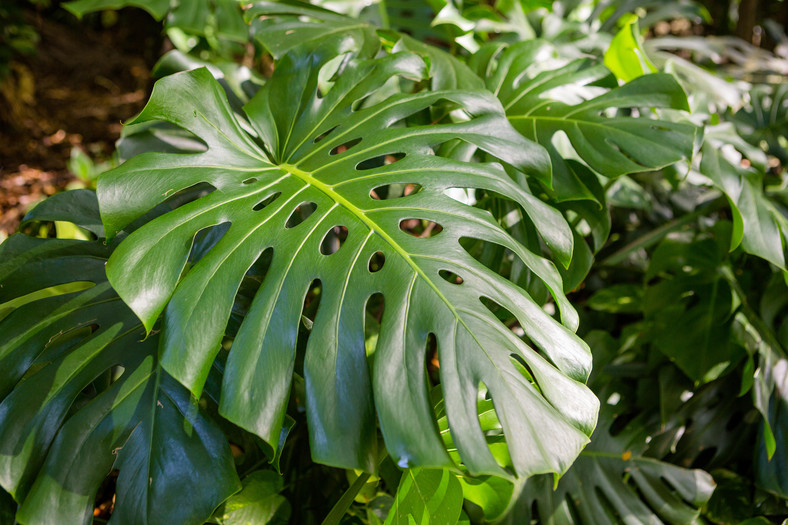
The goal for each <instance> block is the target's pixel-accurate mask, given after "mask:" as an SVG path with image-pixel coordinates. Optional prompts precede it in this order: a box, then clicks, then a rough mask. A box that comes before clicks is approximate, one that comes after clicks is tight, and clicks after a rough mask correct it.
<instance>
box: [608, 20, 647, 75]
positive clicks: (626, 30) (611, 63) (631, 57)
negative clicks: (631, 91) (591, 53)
mask: <svg viewBox="0 0 788 525" xmlns="http://www.w3.org/2000/svg"><path fill="white" fill-rule="evenodd" d="M621 22H622V23H623V25H624V27H622V28H621V30H620V31H619V32H618V33H616V36H614V37H613V40H612V41H611V42H610V47H609V48H608V50H607V51H606V52H605V65H606V66H607V67H608V68H609V69H610V71H612V72H613V74H614V75H616V78H618V79H619V80H623V81H624V82H629V81H630V80H634V79H636V78H637V77H639V76H642V75H647V74H649V73H656V72H657V68H656V67H654V64H652V63H651V60H649V58H648V55H646V51H645V50H644V49H643V45H642V38H641V36H640V28H639V26H638V17H637V16H636V15H632V14H630V15H627V16H626V17H623V18H622V19H621Z"/></svg>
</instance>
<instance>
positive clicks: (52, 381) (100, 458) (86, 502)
mask: <svg viewBox="0 0 788 525" xmlns="http://www.w3.org/2000/svg"><path fill="white" fill-rule="evenodd" d="M89 194H90V192H87V193H85V192H79V193H73V192H66V193H63V194H60V195H57V196H55V197H52V198H50V199H48V200H47V201H45V202H44V203H42V204H41V205H40V207H41V210H39V211H40V212H41V213H40V214H39V215H37V216H36V218H37V219H41V218H44V217H45V218H46V219H48V220H76V221H77V224H78V225H80V226H88V227H89V226H90V225H91V224H95V223H96V217H95V215H94V216H93V217H90V216H89V214H88V215H86V219H85V221H84V222H83V221H82V220H80V217H79V216H74V215H70V212H71V210H73V209H74V206H77V205H79V206H83V209H93V210H94V212H95V211H96V210H97V207H96V205H95V196H93V203H92V205H91V204H90V203H89V202H87V201H88V200H89V198H88V196H89ZM28 220H30V218H29V219H28ZM113 248H114V246H107V245H106V244H105V243H104V241H103V239H102V240H98V241H74V240H60V239H34V238H31V237H27V236H25V235H21V234H17V235H15V236H13V237H11V238H9V239H8V241H7V242H5V243H3V244H2V246H1V247H0V261H2V263H0V303H4V302H7V301H9V300H14V299H17V298H24V297H35V296H28V294H30V293H31V292H35V291H37V290H40V289H46V288H50V287H53V286H62V285H64V284H67V283H74V282H90V283H91V284H92V286H90V287H88V288H84V287H81V288H77V289H76V291H66V290H65V289H64V290H63V292H64V293H61V294H60V295H54V296H48V297H43V298H38V299H35V298H33V300H29V301H27V302H24V303H23V304H20V305H18V306H17V307H16V308H15V309H14V310H13V311H12V312H11V313H10V314H8V315H7V316H6V317H5V318H4V319H3V320H2V321H0V334H1V335H0V368H2V369H3V371H4V373H3V375H2V376H1V377H0V400H2V401H1V402H0V484H1V485H2V486H3V487H4V488H5V489H6V490H8V491H9V492H10V493H11V494H13V496H14V498H15V499H16V500H17V501H18V502H19V503H20V507H19V511H18V519H19V520H20V521H21V522H23V523H30V524H33V523H42V524H44V523H54V522H64V521H65V522H68V523H90V521H91V520H92V518H93V513H92V511H93V503H94V500H95V497H96V492H97V490H98V489H99V486H100V485H101V483H102V482H103V480H104V478H105V477H106V476H107V474H108V473H109V472H110V470H112V469H113V468H115V469H119V470H120V476H119V478H118V482H117V489H116V490H117V507H116V510H115V513H114V514H113V522H117V523H134V524H137V523H158V522H159V521H160V520H162V519H164V520H171V521H173V522H177V523H194V524H200V523H203V521H204V520H205V519H206V518H207V517H208V516H209V515H210V513H211V512H212V510H213V508H214V507H215V506H216V505H218V504H219V503H220V502H221V501H222V500H224V499H225V498H226V497H227V496H229V495H230V494H232V493H233V492H234V491H235V490H237V488H238V480H237V476H236V474H235V468H234V465H233V461H232V455H231V454H230V450H229V446H228V444H227V442H226V441H225V439H224V436H223V434H222V433H221V431H220V430H219V429H218V427H216V426H215V424H214V423H213V422H211V421H210V420H209V419H207V418H206V417H205V416H204V415H203V414H202V413H201V410H200V409H199V408H198V406H197V401H196V400H195V399H194V398H192V397H191V396H190V395H189V393H188V391H187V390H186V389H185V388H183V387H182V386H181V385H179V384H178V383H177V382H175V381H174V380H172V378H170V377H169V376H167V375H166V374H165V373H164V372H163V371H162V369H161V367H160V366H159V365H158V363H157V344H158V338H157V337H156V336H151V337H149V338H147V339H145V340H144V341H141V339H143V337H144V335H145V331H144V328H143V326H142V325H141V323H140V322H139V321H138V320H137V318H136V317H135V316H134V314H133V313H132V312H131V311H130V310H129V309H128V307H126V305H125V304H123V302H122V301H121V300H120V299H119V298H118V297H117V295H116V294H115V293H114V292H113V291H112V289H111V288H110V286H109V284H108V283H107V281H106V277H105V275H104V264H105V262H106V260H107V257H109V255H110V253H111V251H112V249H113ZM119 367H120V368H119ZM205 472H212V473H213V474H212V476H211V477H210V478H209V479H207V478H205V476H204V473H205ZM178 500H189V501H191V503H190V505H172V504H171V501H178Z"/></svg>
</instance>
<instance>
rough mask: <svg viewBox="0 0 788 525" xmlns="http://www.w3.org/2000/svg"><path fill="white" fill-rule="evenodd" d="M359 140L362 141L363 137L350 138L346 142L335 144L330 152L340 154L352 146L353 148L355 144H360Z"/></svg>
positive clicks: (330, 153)
mask: <svg viewBox="0 0 788 525" xmlns="http://www.w3.org/2000/svg"><path fill="white" fill-rule="evenodd" d="M359 142H361V137H359V138H357V139H353V140H349V141H347V142H345V143H342V144H340V145H339V146H334V147H333V148H332V149H331V151H330V152H329V155H339V154H340V153H344V152H346V151H347V150H349V149H350V148H352V147H353V146H355V145H356V144H358V143H359Z"/></svg>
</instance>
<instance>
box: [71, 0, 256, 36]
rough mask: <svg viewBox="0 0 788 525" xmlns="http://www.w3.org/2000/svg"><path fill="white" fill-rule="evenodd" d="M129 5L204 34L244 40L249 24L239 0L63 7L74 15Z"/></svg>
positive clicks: (117, 0) (146, 0)
mask: <svg viewBox="0 0 788 525" xmlns="http://www.w3.org/2000/svg"><path fill="white" fill-rule="evenodd" d="M128 6H133V7H139V8H141V9H144V10H145V11H147V12H149V13H150V14H151V15H152V16H153V17H154V18H155V19H156V20H161V19H163V18H164V17H165V16H167V26H168V27H169V28H178V29H181V30H184V31H186V32H187V33H189V34H193V35H201V36H205V35H206V34H211V35H213V34H214V33H215V34H216V35H217V36H220V37H225V38H228V39H230V40H233V41H236V42H246V40H247V39H248V37H249V28H248V27H247V25H246V23H245V22H244V19H243V13H242V12H241V2H239V0H183V1H180V0H179V1H176V2H171V1H169V0H72V1H71V2H66V3H65V4H64V7H65V8H66V9H68V10H69V11H71V12H72V13H74V14H75V15H76V16H78V17H80V18H81V17H82V16H84V15H85V14H87V13H92V12H94V11H101V10H105V9H122V8H124V7H128Z"/></svg>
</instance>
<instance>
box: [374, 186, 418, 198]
mask: <svg viewBox="0 0 788 525" xmlns="http://www.w3.org/2000/svg"><path fill="white" fill-rule="evenodd" d="M421 190H422V186H421V184H403V183H397V184H385V185H383V186H378V187H377V188H374V189H371V190H369V196H370V197H371V198H373V199H375V200H378V201H385V200H388V199H400V198H402V197H408V196H410V195H416V194H417V193H419V192H420V191H421Z"/></svg>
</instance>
